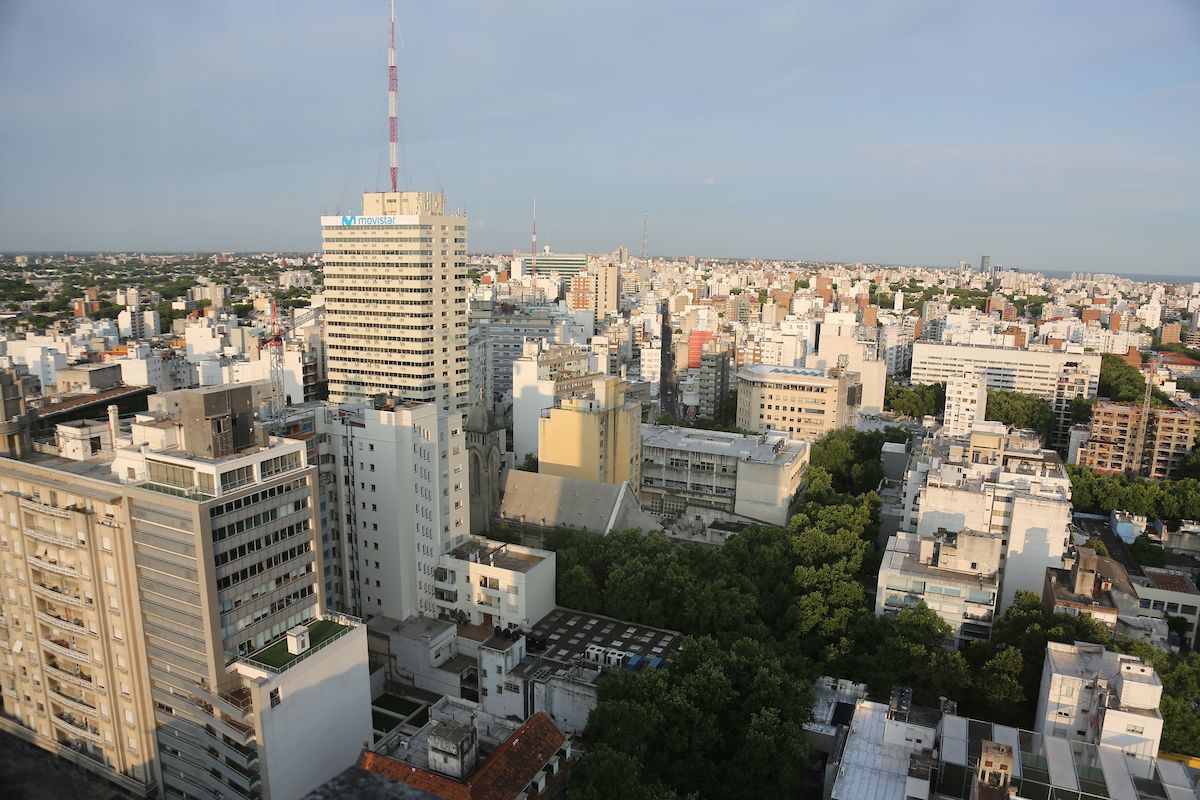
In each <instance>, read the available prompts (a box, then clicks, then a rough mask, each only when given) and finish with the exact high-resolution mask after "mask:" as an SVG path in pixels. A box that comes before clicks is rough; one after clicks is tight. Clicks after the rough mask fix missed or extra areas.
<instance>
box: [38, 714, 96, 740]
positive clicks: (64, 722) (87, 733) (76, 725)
mask: <svg viewBox="0 0 1200 800" xmlns="http://www.w3.org/2000/svg"><path fill="white" fill-rule="evenodd" d="M50 721H51V722H53V723H54V724H55V725H58V726H59V727H61V728H63V729H64V730H68V731H70V732H71V733H74V734H76V735H77V736H82V737H83V738H85V739H87V740H88V741H90V742H95V743H96V744H104V739H102V738H101V737H100V729H99V728H97V727H96V726H95V725H92V724H90V723H88V721H87V720H86V719H81V720H79V721H78V722H77V721H76V719H75V715H74V714H71V713H69V712H64V713H62V714H55V715H54V716H52V717H51V718H50Z"/></svg>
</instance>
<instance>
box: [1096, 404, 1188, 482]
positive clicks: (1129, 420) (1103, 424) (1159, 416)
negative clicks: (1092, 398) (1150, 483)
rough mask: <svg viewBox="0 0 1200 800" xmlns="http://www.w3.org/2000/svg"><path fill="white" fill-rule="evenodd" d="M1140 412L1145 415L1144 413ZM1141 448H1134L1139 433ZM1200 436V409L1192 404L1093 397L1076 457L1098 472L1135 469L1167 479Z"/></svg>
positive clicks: (1156, 478)
mask: <svg viewBox="0 0 1200 800" xmlns="http://www.w3.org/2000/svg"><path fill="white" fill-rule="evenodd" d="M1143 416H1144V417H1145V419H1143ZM1139 433H1141V434H1142V436H1143V439H1142V448H1141V452H1138V435H1139ZM1197 437H1200V412H1197V411H1195V410H1193V409H1191V408H1183V407H1178V408H1177V407H1165V406H1151V407H1150V409H1149V414H1146V415H1144V414H1143V410H1142V406H1141V404H1135V403H1115V402H1113V401H1111V400H1100V401H1097V403H1096V405H1095V406H1094V407H1093V409H1092V421H1091V426H1090V429H1089V431H1088V433H1087V438H1086V440H1085V441H1084V442H1083V443H1082V445H1081V446H1080V448H1079V451H1078V456H1077V459H1078V463H1079V464H1080V465H1082V466H1085V467H1089V468H1091V469H1094V470H1096V471H1097V472H1103V473H1106V474H1109V475H1117V474H1121V473H1124V472H1135V473H1138V474H1140V475H1142V476H1144V477H1147V478H1150V479H1151V480H1169V479H1170V478H1172V477H1173V476H1174V473H1175V467H1176V466H1177V465H1178V464H1179V463H1180V462H1181V461H1183V460H1184V459H1185V458H1187V455H1188V453H1189V452H1191V450H1192V448H1194V447H1195V445H1196V439H1197Z"/></svg>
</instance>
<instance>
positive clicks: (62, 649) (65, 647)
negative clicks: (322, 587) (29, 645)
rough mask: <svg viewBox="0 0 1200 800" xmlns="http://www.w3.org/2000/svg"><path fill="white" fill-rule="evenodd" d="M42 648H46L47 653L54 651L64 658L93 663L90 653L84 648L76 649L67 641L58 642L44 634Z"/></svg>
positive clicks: (81, 662)
mask: <svg viewBox="0 0 1200 800" xmlns="http://www.w3.org/2000/svg"><path fill="white" fill-rule="evenodd" d="M42 649H43V650H45V651H46V652H47V653H54V654H55V655H57V656H62V657H63V658H69V659H70V660H72V661H74V662H76V663H78V664H91V663H92V657H91V656H90V655H88V654H87V653H85V652H83V651H82V650H76V649H74V648H73V647H71V646H70V645H69V644H68V643H67V642H56V641H54V640H53V639H49V638H47V637H45V636H43V637H42Z"/></svg>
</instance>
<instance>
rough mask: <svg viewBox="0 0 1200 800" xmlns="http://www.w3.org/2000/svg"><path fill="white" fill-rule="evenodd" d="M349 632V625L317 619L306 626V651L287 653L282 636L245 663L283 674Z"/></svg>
mask: <svg viewBox="0 0 1200 800" xmlns="http://www.w3.org/2000/svg"><path fill="white" fill-rule="evenodd" d="M348 630H350V626H349V625H342V624H341V623H338V622H334V621H333V620H329V619H318V620H314V621H312V622H310V623H309V624H308V649H307V650H305V651H304V652H303V653H291V652H288V644H287V637H286V636H284V637H283V638H282V639H280V640H279V641H277V642H275V643H274V644H269V645H267V646H266V647H264V648H262V649H261V650H259V651H257V652H255V653H252V654H250V655H249V656H247V657H246V659H245V660H246V661H248V662H250V663H251V664H253V665H254V666H262V667H267V668H269V669H270V670H271V671H272V672H283V671H284V670H285V669H287V668H288V667H290V666H292V665H293V664H295V663H296V662H297V661H299V660H300V659H302V658H305V657H307V656H308V655H309V654H311V653H312V652H313V651H315V650H317V649H319V648H320V647H321V646H323V645H324V644H325V643H327V642H331V641H333V640H334V639H336V638H338V637H339V636H341V635H342V634H344V633H345V632H346V631H348Z"/></svg>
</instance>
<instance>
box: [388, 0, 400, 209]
mask: <svg viewBox="0 0 1200 800" xmlns="http://www.w3.org/2000/svg"><path fill="white" fill-rule="evenodd" d="M389 5H390V8H391V12H392V14H391V25H390V27H389V31H388V33H389V38H388V165H389V166H390V167H391V171H392V191H393V192H395V191H396V175H397V173H398V171H399V164H398V162H397V160H396V129H397V127H398V126H397V125H396V0H391V2H390V4H389Z"/></svg>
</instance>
